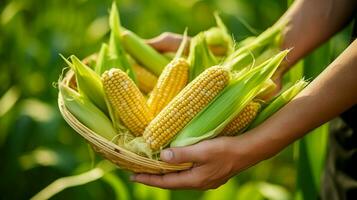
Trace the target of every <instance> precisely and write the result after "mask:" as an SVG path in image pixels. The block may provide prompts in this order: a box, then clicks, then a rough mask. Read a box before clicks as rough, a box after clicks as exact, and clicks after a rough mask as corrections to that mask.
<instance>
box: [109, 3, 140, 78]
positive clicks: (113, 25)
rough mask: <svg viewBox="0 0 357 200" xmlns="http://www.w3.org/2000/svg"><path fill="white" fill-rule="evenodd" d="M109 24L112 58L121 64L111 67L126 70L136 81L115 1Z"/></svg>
mask: <svg viewBox="0 0 357 200" xmlns="http://www.w3.org/2000/svg"><path fill="white" fill-rule="evenodd" d="M109 26H110V29H111V33H110V39H109V54H110V58H111V59H113V60H114V64H118V65H119V66H111V67H115V68H119V69H123V71H125V72H126V73H127V74H128V75H129V77H130V78H131V79H132V80H133V81H134V82H136V77H135V74H134V72H133V69H132V67H131V65H130V63H129V61H128V59H127V57H126V53H125V51H124V47H123V41H122V38H121V25H120V17H119V12H118V9H117V6H116V4H115V2H113V4H112V9H111V11H110V16H109Z"/></svg>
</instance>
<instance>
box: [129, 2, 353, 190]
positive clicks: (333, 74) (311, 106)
mask: <svg viewBox="0 0 357 200" xmlns="http://www.w3.org/2000/svg"><path fill="white" fill-rule="evenodd" d="M310 1H312V0H310ZM315 1H316V2H321V1H320V0H315ZM302 2H306V1H303V0H302V1H299V2H296V4H299V3H300V4H302ZM340 2H342V1H340ZM343 2H347V0H343ZM350 3H351V5H350V6H353V5H354V2H352V1H350ZM298 8H300V9H302V7H301V5H300V6H296V5H295V6H293V7H292V10H293V11H294V12H293V11H290V10H289V11H288V14H287V15H285V16H291V15H293V14H289V13H295V14H296V13H298V12H303V10H299V9H298ZM317 8H320V7H317ZM324 9H325V8H324ZM312 11H314V10H312ZM312 11H311V9H310V12H312ZM315 11H316V10H315ZM342 13H343V12H342ZM349 14H350V13H348V12H346V16H347V15H349ZM302 16H309V15H302ZM346 19H348V17H346ZM293 21H294V20H292V21H291V23H292V22H293ZM302 21H305V22H308V21H310V19H304V20H302ZM344 23H346V22H344ZM344 23H342V24H344ZM342 24H340V26H342ZM290 27H291V24H290ZM300 28H303V27H300ZM340 28H341V27H339V26H338V25H336V28H335V29H331V30H330V31H331V32H328V34H327V35H325V36H321V37H326V38H327V37H329V36H330V35H331V34H333V33H334V32H336V31H337V30H338V29H340ZM288 30H290V36H289V31H287V32H286V35H285V40H284V43H283V45H287V46H285V47H289V46H290V45H293V44H294V43H293V41H291V42H289V41H288V38H290V40H293V39H294V38H295V39H298V37H297V36H298V35H299V34H298V33H296V34H293V33H292V32H291V31H292V30H295V31H296V32H300V30H302V29H298V28H292V27H291V28H290V29H288ZM310 31H311V30H310ZM312 32H313V31H312ZM293 35H296V36H294V37H293ZM318 35H319V34H317V36H315V37H317V38H319V37H318ZM308 38H310V36H309V37H308ZM326 38H325V39H323V38H322V39H320V40H319V41H314V42H313V43H314V44H313V45H311V46H310V47H309V46H307V47H306V49H307V50H306V51H305V50H304V47H305V46H306V45H301V46H299V45H300V43H301V42H302V41H305V42H307V43H310V42H312V41H311V40H312V39H309V40H307V39H304V38H303V37H301V38H300V40H299V42H298V43H299V44H297V46H296V47H295V51H293V53H292V54H291V55H289V56H290V57H289V62H290V65H291V63H293V62H296V60H297V59H298V58H299V57H301V56H303V55H304V54H306V52H309V51H310V50H311V49H312V48H314V47H315V46H317V45H318V44H320V43H321V42H323V41H324V40H326ZM299 48H301V49H302V50H299ZM298 50H299V51H298ZM303 50H304V51H303ZM299 52H300V53H299ZM302 52H304V53H302ZM354 63H357V42H356V41H354V42H353V43H352V44H351V45H350V47H349V48H348V49H346V50H345V51H344V53H343V54H341V55H340V56H339V57H338V58H337V59H336V60H335V61H334V62H333V63H332V64H331V65H330V66H329V67H328V68H327V69H326V70H325V71H324V72H323V73H321V75H320V76H319V77H318V78H317V79H315V80H314V81H313V82H312V83H311V84H310V85H309V86H308V87H307V88H306V89H305V90H304V91H303V92H302V93H301V94H299V95H298V96H297V97H296V98H295V99H294V100H293V101H291V102H290V103H289V104H288V105H286V106H285V107H284V108H282V109H281V110H280V111H279V112H277V113H276V114H274V115H273V116H272V117H271V118H269V119H268V120H267V121H266V122H264V123H263V124H262V125H261V126H259V127H257V128H255V129H253V130H251V131H249V132H247V133H245V134H243V135H240V136H237V137H220V138H216V139H212V140H206V141H203V142H200V143H198V144H195V145H192V146H188V147H183V148H172V149H168V150H164V151H162V153H161V159H162V160H164V161H166V162H170V163H182V162H193V163H195V164H194V167H193V168H191V169H190V170H186V171H182V172H178V173H171V174H167V175H162V176H160V175H148V174H139V175H134V176H133V177H132V180H133V181H137V182H141V183H144V184H147V185H152V186H157V187H161V188H197V189H209V188H216V187H218V186H220V185H222V184H223V183H225V182H226V181H227V180H228V179H229V178H230V177H231V176H233V175H235V174H236V173H239V172H240V171H242V170H244V169H246V168H249V167H250V166H252V165H254V164H256V163H258V162H260V161H262V160H265V159H268V158H270V157H271V156H273V155H275V154H276V153H278V152H279V151H280V150H281V149H283V148H285V147H286V146H287V145H289V144H290V143H291V142H293V141H295V140H296V139H298V138H300V137H302V136H303V135H304V134H306V133H307V132H308V131H309V130H311V129H313V128H315V127H318V126H319V125H321V124H322V123H324V122H326V121H328V120H329V119H331V118H332V117H334V116H336V115H338V114H339V113H341V112H343V111H344V110H346V109H347V108H349V107H351V106H352V105H354V104H356V103H357V79H356V75H357V67H356V66H355V64H354ZM286 66H289V65H288V64H287V65H286ZM234 147H239V148H234Z"/></svg>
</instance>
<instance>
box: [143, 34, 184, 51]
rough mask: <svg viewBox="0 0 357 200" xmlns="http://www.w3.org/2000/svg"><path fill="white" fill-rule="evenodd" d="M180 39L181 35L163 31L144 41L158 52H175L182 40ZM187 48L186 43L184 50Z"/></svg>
mask: <svg viewBox="0 0 357 200" xmlns="http://www.w3.org/2000/svg"><path fill="white" fill-rule="evenodd" d="M182 39H183V36H182V35H179V34H176V33H171V32H164V33H162V34H160V35H159V36H157V37H154V38H152V39H149V40H147V41H146V43H147V44H149V45H150V46H152V47H153V48H154V49H156V50H157V51H159V52H163V53H164V52H176V51H177V49H178V48H179V46H180V44H181V42H182ZM188 39H190V38H188ZM187 50H188V45H187V46H186V51H187Z"/></svg>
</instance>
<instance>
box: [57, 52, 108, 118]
mask: <svg viewBox="0 0 357 200" xmlns="http://www.w3.org/2000/svg"><path fill="white" fill-rule="evenodd" d="M61 57H62V58H63V59H64V60H65V61H66V63H67V64H68V65H69V66H70V67H71V68H72V70H73V71H74V73H75V75H76V83H77V89H78V91H79V93H80V94H81V95H84V96H86V97H88V99H90V100H91V101H92V102H93V103H94V104H95V105H96V106H97V107H98V108H100V109H101V110H102V111H103V112H105V113H108V109H107V106H106V103H105V99H104V91H103V88H102V83H101V81H100V77H99V76H98V75H97V74H96V73H95V72H94V71H93V70H92V69H91V68H89V67H88V66H86V65H85V64H83V63H82V62H81V61H80V60H79V59H78V58H77V57H76V56H74V55H72V56H71V57H70V59H71V61H72V63H71V62H69V61H68V60H67V59H66V58H64V57H63V56H62V55H61Z"/></svg>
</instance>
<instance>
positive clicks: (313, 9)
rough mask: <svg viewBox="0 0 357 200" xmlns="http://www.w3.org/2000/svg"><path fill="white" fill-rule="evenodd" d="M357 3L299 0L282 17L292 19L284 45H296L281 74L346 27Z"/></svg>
mask: <svg viewBox="0 0 357 200" xmlns="http://www.w3.org/2000/svg"><path fill="white" fill-rule="evenodd" d="M356 6H357V1H353V0H298V1H296V2H295V3H294V4H293V5H292V6H291V7H290V8H289V10H288V11H287V12H286V13H285V14H284V16H283V17H281V19H280V20H279V22H280V21H283V20H286V19H288V21H289V22H288V24H287V26H286V28H285V29H284V32H283V42H282V45H281V48H282V49H289V48H292V51H291V52H290V53H289V55H288V59H287V61H286V62H285V63H284V64H283V66H282V67H281V68H280V74H279V75H282V74H283V73H284V72H286V71H287V70H288V69H289V68H290V67H291V66H292V65H293V64H295V63H296V62H297V61H298V60H299V59H301V58H303V57H304V56H305V55H307V54H308V53H310V52H311V51H312V50H314V49H315V48H316V47H318V46H320V45H321V44H322V43H324V42H325V41H326V40H328V39H329V38H330V37H331V36H333V35H334V34H335V33H336V32H338V31H340V30H341V29H342V28H343V27H345V25H346V24H347V23H349V22H350V21H351V19H352V17H353V14H354V11H355V10H356ZM279 22H278V23H279Z"/></svg>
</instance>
